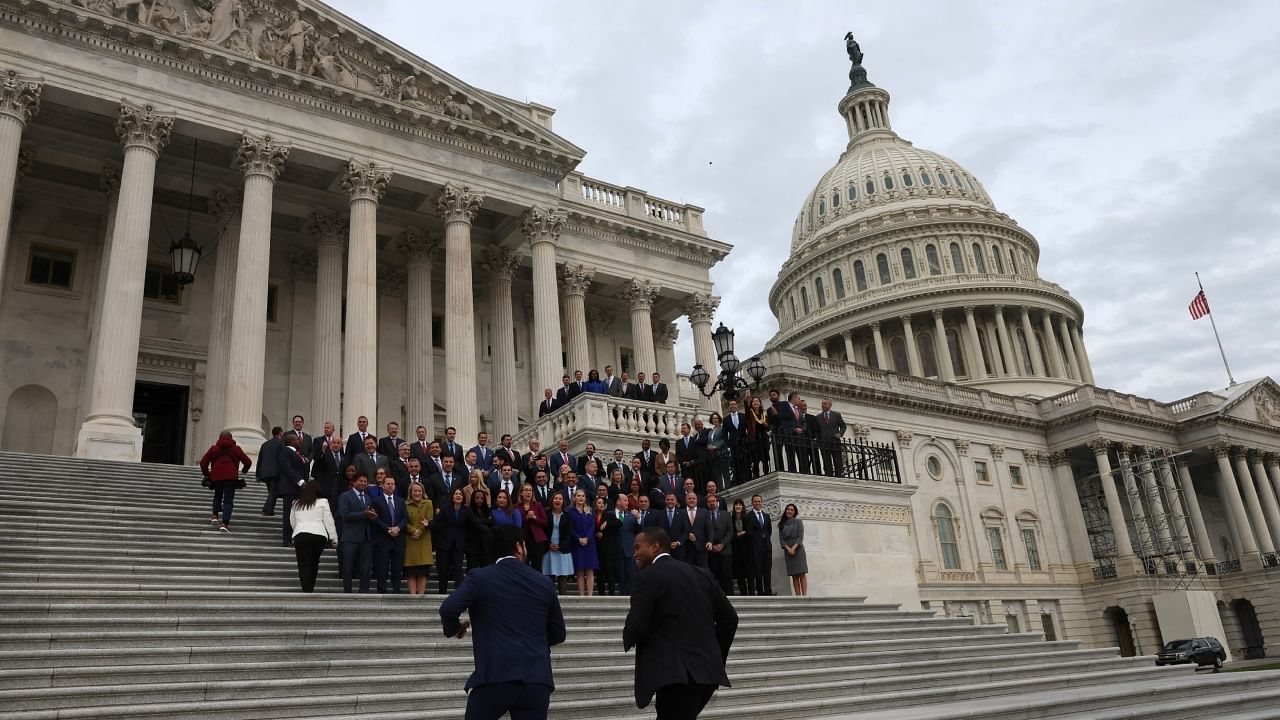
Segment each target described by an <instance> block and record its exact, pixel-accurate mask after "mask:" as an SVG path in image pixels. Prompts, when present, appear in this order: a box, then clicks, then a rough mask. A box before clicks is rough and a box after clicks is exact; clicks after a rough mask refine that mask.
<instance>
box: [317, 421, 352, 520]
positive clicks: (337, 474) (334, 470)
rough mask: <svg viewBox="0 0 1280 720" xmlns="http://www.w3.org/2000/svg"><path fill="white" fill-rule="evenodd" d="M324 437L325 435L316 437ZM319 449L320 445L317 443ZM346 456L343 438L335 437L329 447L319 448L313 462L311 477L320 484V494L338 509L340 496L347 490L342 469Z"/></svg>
mask: <svg viewBox="0 0 1280 720" xmlns="http://www.w3.org/2000/svg"><path fill="white" fill-rule="evenodd" d="M316 439H317V440H322V439H324V436H323V435H321V436H320V437H318V438H316ZM316 447H317V449H318V448H319V447H320V446H319V444H317V445H316ZM346 464H347V461H346V458H345V457H344V456H343V454H342V440H341V439H340V438H337V437H335V438H333V441H332V442H331V444H330V445H329V447H328V448H326V449H323V450H318V451H317V452H316V455H315V458H314V459H313V461H312V463H311V477H312V479H314V480H315V481H316V482H317V483H319V484H320V495H321V496H323V497H324V498H325V499H326V500H328V501H329V507H330V508H331V509H332V510H333V511H334V512H337V511H338V496H340V495H341V494H342V493H344V492H346V491H347V484H346V482H345V481H344V480H343V474H342V470H343V468H344V467H345V466H346Z"/></svg>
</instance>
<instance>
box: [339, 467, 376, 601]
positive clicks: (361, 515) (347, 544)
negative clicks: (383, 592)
mask: <svg viewBox="0 0 1280 720" xmlns="http://www.w3.org/2000/svg"><path fill="white" fill-rule="evenodd" d="M368 489H369V477H368V476H367V475H356V480H355V484H354V485H352V486H351V489H350V490H348V491H346V492H344V493H342V495H341V496H339V497H338V519H339V521H340V522H341V528H340V529H339V531H338V538H339V541H338V552H340V553H341V554H342V591H343V592H348V593H349V592H351V581H352V577H353V576H354V575H357V574H358V575H359V577H360V592H362V593H367V592H369V559H370V545H369V543H370V536H369V521H370V520H372V519H373V518H375V517H377V515H378V512H377V511H376V510H374V509H373V504H372V503H373V499H372V498H370V497H369V495H368V493H366V492H365V491H366V490H368Z"/></svg>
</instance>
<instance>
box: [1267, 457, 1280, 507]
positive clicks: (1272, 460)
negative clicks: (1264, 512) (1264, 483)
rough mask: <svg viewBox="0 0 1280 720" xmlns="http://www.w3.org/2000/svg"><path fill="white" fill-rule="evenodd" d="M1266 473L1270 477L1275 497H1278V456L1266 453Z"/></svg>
mask: <svg viewBox="0 0 1280 720" xmlns="http://www.w3.org/2000/svg"><path fill="white" fill-rule="evenodd" d="M1265 462H1266V466H1267V475H1269V476H1270V477H1271V489H1272V490H1274V491H1275V493H1276V497H1280V456H1276V455H1273V454H1271V453H1267V454H1266V456H1265Z"/></svg>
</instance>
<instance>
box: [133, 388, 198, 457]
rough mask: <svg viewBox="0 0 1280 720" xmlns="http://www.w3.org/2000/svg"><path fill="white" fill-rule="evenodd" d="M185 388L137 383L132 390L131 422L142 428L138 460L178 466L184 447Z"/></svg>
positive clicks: (185, 435) (185, 430) (185, 425)
mask: <svg viewBox="0 0 1280 720" xmlns="http://www.w3.org/2000/svg"><path fill="white" fill-rule="evenodd" d="M188 392H189V391H188V388H187V387H186V386H185V385H165V384H162V383H149V382H139V383H138V384H137V385H135V386H134V390H133V419H134V420H135V421H136V422H137V423H138V426H139V427H141V428H142V461H143V462H153V463H168V464H170V465H182V464H183V453H184V452H185V450H186V447H187V395H188Z"/></svg>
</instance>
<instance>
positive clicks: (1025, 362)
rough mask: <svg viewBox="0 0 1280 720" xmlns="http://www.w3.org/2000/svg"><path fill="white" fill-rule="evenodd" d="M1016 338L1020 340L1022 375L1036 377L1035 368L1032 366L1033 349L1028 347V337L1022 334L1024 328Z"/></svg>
mask: <svg viewBox="0 0 1280 720" xmlns="http://www.w3.org/2000/svg"><path fill="white" fill-rule="evenodd" d="M1016 336H1017V338H1018V357H1019V358H1021V359H1022V370H1023V372H1022V374H1023V375H1028V376H1030V375H1034V374H1035V367H1034V366H1033V365H1032V364H1031V348H1030V347H1029V346H1028V345H1027V335H1026V333H1024V332H1022V328H1018V329H1017V332H1016Z"/></svg>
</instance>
